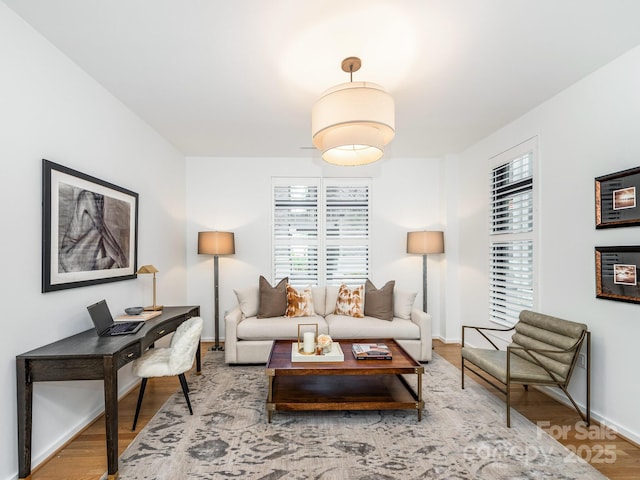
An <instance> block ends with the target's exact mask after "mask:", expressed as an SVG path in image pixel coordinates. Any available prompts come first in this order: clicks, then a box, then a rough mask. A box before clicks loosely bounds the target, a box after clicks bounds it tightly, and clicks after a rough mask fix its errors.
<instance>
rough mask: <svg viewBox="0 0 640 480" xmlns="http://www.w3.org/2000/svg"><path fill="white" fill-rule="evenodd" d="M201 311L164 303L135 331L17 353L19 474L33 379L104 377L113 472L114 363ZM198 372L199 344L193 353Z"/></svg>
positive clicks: (27, 451) (25, 458)
mask: <svg viewBox="0 0 640 480" xmlns="http://www.w3.org/2000/svg"><path fill="white" fill-rule="evenodd" d="M198 315H200V307H199V306H192V307H164V310H163V312H162V314H161V315H159V316H157V317H155V318H152V319H150V320H147V321H146V322H145V325H144V326H143V327H142V329H140V331H138V332H137V333H136V334H134V335H122V336H116V337H99V336H98V335H97V334H96V332H95V330H94V329H91V330H86V331H84V332H82V333H78V334H77V335H73V336H71V337H67V338H63V339H62V340H59V341H57V342H54V343H51V344H49V345H46V346H44V347H40V348H37V349H35V350H32V351H30V352H27V353H23V354H22V355H18V356H17V357H16V369H17V383H18V476H19V478H28V477H29V475H30V474H31V433H32V413H33V382H51V381H67V380H103V381H104V409H105V414H104V418H105V424H106V434H107V474H108V478H109V479H115V478H117V477H118V369H120V367H122V366H124V365H126V364H127V363H129V362H131V361H133V360H135V359H136V358H138V357H140V356H141V355H142V353H143V352H144V351H145V350H146V349H147V348H149V347H151V346H153V344H154V342H155V341H156V340H158V339H159V338H161V337H163V336H165V335H167V334H169V333H171V332H174V331H175V330H176V329H177V328H178V326H179V325H180V324H181V323H182V322H184V321H185V320H187V319H189V318H191V317H196V316H198ZM196 366H197V371H198V372H200V370H201V366H200V346H199V345H198V353H197V354H196Z"/></svg>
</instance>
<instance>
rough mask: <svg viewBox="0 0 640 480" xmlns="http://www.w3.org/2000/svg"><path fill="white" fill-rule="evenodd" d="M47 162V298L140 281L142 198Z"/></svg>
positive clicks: (44, 226)
mask: <svg viewBox="0 0 640 480" xmlns="http://www.w3.org/2000/svg"><path fill="white" fill-rule="evenodd" d="M42 162H43V163H42V202H43V208H42V246H43V248H42V292H43V293H44V292H52V291H56V290H63V289H67V288H76V287H84V286H87V285H96V284H100V283H107V282H116V281H120V280H130V279H133V278H136V275H135V272H136V267H137V245H138V194H137V193H135V192H132V191H130V190H127V189H125V188H122V187H118V186H116V185H113V184H112V183H109V182H105V181H104V180H100V179H97V178H95V177H92V176H90V175H86V174H84V173H81V172H78V171H76V170H72V169H71V168H67V167H64V166H62V165H58V164H56V163H53V162H50V161H48V160H44V159H43V160H42Z"/></svg>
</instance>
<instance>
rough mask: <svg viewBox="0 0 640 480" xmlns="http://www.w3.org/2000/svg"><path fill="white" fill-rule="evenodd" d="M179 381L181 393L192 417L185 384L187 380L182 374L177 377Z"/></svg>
mask: <svg viewBox="0 0 640 480" xmlns="http://www.w3.org/2000/svg"><path fill="white" fill-rule="evenodd" d="M178 378H179V379H180V385H182V393H184V399H185V400H186V401H187V407H189V414H190V415H193V410H192V409H191V401H190V400H189V384H187V379H186V378H185V376H184V373H181V374H180V375H178Z"/></svg>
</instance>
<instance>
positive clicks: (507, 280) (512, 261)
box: [489, 240, 534, 325]
mask: <svg viewBox="0 0 640 480" xmlns="http://www.w3.org/2000/svg"><path fill="white" fill-rule="evenodd" d="M490 262H491V263H490V265H489V305H490V309H491V310H490V312H489V315H490V318H491V319H492V320H493V321H495V322H498V323H501V324H506V325H512V324H514V323H515V322H517V319H518V315H520V312H521V311H522V310H525V309H526V310H530V309H531V308H533V300H534V298H533V241H532V240H524V241H511V242H494V243H492V244H491V252H490Z"/></svg>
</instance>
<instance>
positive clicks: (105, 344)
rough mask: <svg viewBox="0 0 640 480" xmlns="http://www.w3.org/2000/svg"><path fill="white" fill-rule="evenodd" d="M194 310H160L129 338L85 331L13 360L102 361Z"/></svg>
mask: <svg viewBox="0 0 640 480" xmlns="http://www.w3.org/2000/svg"><path fill="white" fill-rule="evenodd" d="M197 308H199V307H198V306H186V307H164V309H163V310H162V314H161V315H158V316H157V317H154V318H151V319H149V320H146V321H145V325H144V326H143V327H142V328H141V329H140V330H139V331H138V332H136V333H134V334H131V335H118V336H115V337H100V336H98V334H97V333H96V331H95V329H93V328H92V329H89V330H85V331H84V332H80V333H78V334H76V335H72V336H71V337H67V338H63V339H61V340H58V341H56V342H53V343H50V344H49V345H45V346H43V347H39V348H36V349H35V350H31V351H30V352H25V353H23V354H20V355H17V356H16V358H23V359H42V360H44V359H46V358H47V357H51V358H60V357H61V356H67V355H68V356H73V357H75V358H79V357H85V356H86V357H102V356H105V355H113V354H115V353H117V352H120V351H121V350H122V349H123V348H126V347H127V346H129V345H132V344H134V343H137V342H140V341H141V340H144V339H145V337H146V336H147V335H148V334H149V333H152V332H155V331H157V327H161V326H162V324H164V323H166V322H169V321H171V320H173V319H175V318H176V317H180V316H182V315H186V314H188V313H189V312H191V311H192V310H193V309H197Z"/></svg>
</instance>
